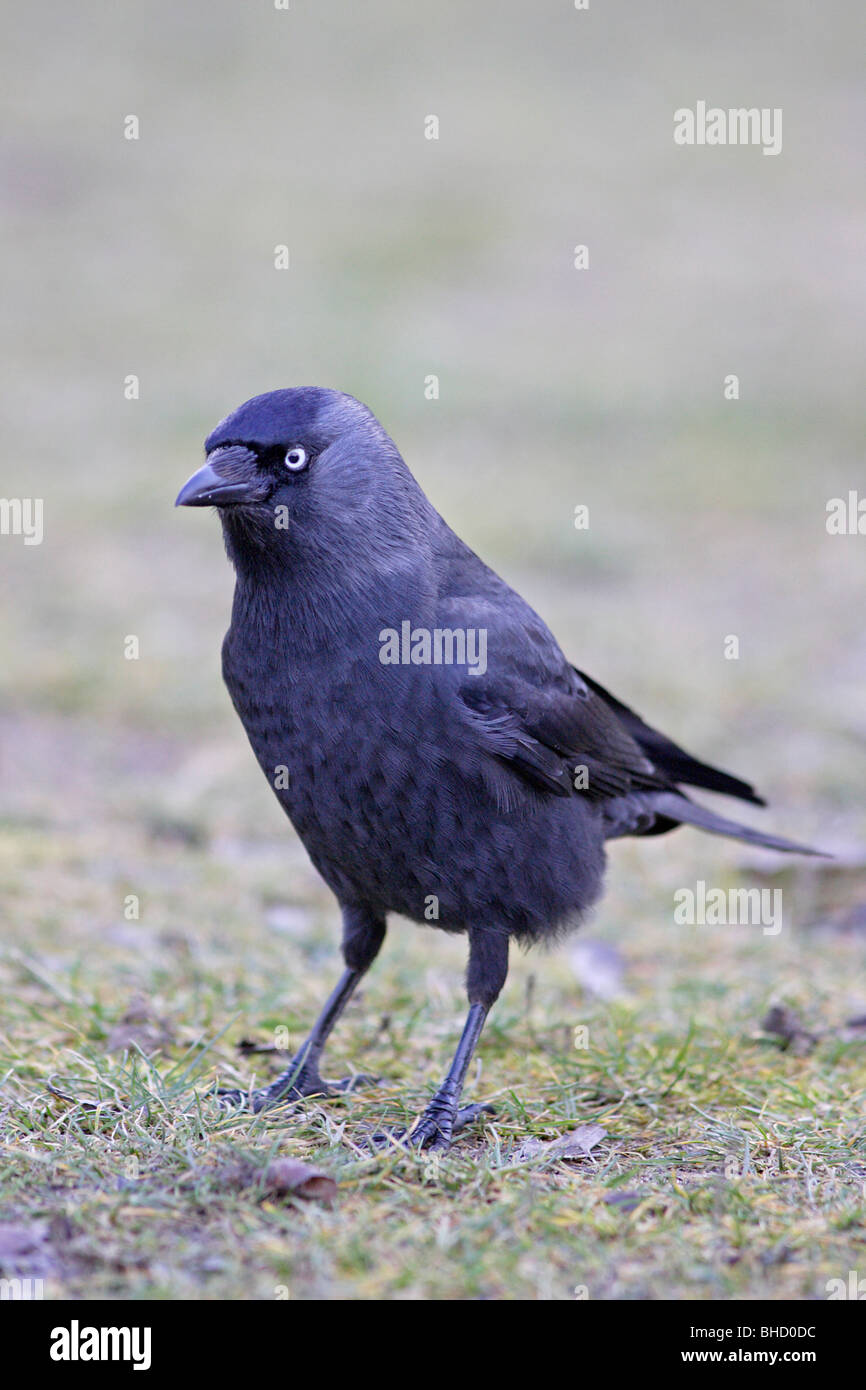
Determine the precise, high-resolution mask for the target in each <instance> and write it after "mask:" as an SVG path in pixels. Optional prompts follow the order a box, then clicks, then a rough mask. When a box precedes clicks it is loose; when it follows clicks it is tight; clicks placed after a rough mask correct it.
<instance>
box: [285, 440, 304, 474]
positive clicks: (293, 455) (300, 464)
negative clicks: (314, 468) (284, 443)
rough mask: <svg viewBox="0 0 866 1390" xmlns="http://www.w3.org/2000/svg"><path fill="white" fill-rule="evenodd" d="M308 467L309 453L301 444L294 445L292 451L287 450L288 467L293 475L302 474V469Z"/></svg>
mask: <svg viewBox="0 0 866 1390" xmlns="http://www.w3.org/2000/svg"><path fill="white" fill-rule="evenodd" d="M306 466H307V451H306V449H302V448H301V446H300V444H293V445H292V447H291V449H287V450H286V467H287V468H288V469H290V470H291V471H292V473H300V471H301V469H302V468H306Z"/></svg>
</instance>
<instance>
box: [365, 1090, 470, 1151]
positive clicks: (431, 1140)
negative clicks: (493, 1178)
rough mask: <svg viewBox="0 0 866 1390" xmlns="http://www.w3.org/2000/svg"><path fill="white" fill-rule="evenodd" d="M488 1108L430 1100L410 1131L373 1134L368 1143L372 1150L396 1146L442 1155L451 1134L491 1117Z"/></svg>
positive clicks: (448, 1146)
mask: <svg viewBox="0 0 866 1390" xmlns="http://www.w3.org/2000/svg"><path fill="white" fill-rule="evenodd" d="M495 1114H496V1110H495V1107H494V1106H492V1105H463V1106H460V1107H458V1106H456V1105H449V1104H448V1103H447V1102H446V1101H441V1100H435V1099H434V1100H432V1101H431V1102H430V1104H429V1105H428V1106H427V1109H426V1110H425V1111H424V1113H423V1114H422V1115H420V1116H419V1117H418V1119H417V1120H416V1121H415V1123H414V1125H413V1126H412V1128H411V1129H408V1130H407V1129H392V1130H390V1131H388V1132H387V1133H377V1134H373V1135H372V1136H371V1138H370V1144H371V1146H372V1147H373V1148H375V1149H384V1148H388V1147H389V1146H390V1145H392V1144H399V1145H400V1146H401V1147H403V1148H415V1149H426V1150H428V1151H429V1152H431V1153H444V1152H445V1151H446V1150H447V1149H450V1147H451V1141H452V1139H453V1138H454V1136H455V1135H457V1134H459V1133H460V1131H461V1130H463V1129H465V1128H466V1126H467V1125H470V1124H471V1123H472V1121H473V1120H475V1119H477V1118H478V1116H479V1115H495Z"/></svg>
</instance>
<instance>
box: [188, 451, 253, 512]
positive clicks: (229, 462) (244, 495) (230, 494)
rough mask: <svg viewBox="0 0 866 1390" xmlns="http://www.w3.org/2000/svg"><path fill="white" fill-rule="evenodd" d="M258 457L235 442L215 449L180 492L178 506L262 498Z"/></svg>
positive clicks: (216, 503)
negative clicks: (256, 466)
mask: <svg viewBox="0 0 866 1390" xmlns="http://www.w3.org/2000/svg"><path fill="white" fill-rule="evenodd" d="M255 464H256V457H255V454H253V453H252V452H251V450H249V449H244V448H241V447H238V446H235V445H231V446H230V447H228V448H223V449H214V450H213V451H212V452H211V453H210V454H208V456H207V460H206V462H205V464H204V466H203V467H202V468H200V469H199V470H198V472H197V473H193V475H192V477H191V478H188V479H187V481H186V482H185V483H184V485H183V487H182V488H181V490H180V492H179V493H178V494H177V497H176V499H175V503H174V505H175V506H176V507H227V506H232V505H237V504H238V503H240V502H255V501H258V500H259V495H258V494H259V491H260V488H259V486H257V482H258V480H257V478H256V474H255V471H254V470H255Z"/></svg>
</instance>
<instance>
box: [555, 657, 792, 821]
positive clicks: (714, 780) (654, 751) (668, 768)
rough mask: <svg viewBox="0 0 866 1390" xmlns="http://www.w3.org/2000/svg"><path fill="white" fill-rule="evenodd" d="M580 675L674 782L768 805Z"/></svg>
mask: <svg viewBox="0 0 866 1390" xmlns="http://www.w3.org/2000/svg"><path fill="white" fill-rule="evenodd" d="M577 674H578V675H579V676H580V678H581V680H582V681H584V682H585V684H586V685H588V686H589V688H590V690H592V691H593V692H594V694H596V695H598V696H599V697H600V698H601V699H602V700H603V701H604V702H605V704H606V705H607V706H608V707H609V708H610V709H612V710H613V712H614V714H615V715H616V716H617V718H618V719H619V721H620V723H621V724H623V725H624V727H625V728H626V729H627V730H628V732H629V733H630V734H631V736H632V738H633V739H634V740H635V742H636V743H638V744H639V745H640V747H641V748H642V749H643V751H644V752H645V753H646V755H647V757H648V758H649V759H650V760H651V762H652V764H653V766H654V767H656V768H657V769H658V770H659V771H660V772H662V773H665V774H666V775H667V777H668V778H669V779H670V781H671V782H677V783H681V784H683V785H685V786H688V787H703V788H705V790H707V791H713V792H723V793H724V794H725V796H736V797H738V798H739V799H740V800H741V801H751V802H752V804H753V805H755V806H766V804H767V803H766V802H765V801H764V799H763V797H761V796H758V794H757V792H756V791H755V789H754V787H752V786H750V785H749V783H748V782H743V781H741V780H740V778H739V777H732V776H731V774H730V773H729V772H723V771H722V769H721V768H718V767H711V766H710V764H709V763H702V762H701V761H700V759H698V758H693V757H692V755H691V753H687V752H686V750H685V749H684V748H680V746H679V744H677V743H674V741H673V739H670V738H668V737H667V736H666V735H665V734H662V733H660V732H659V730H658V729H653V728H652V727H651V726H650V725H649V724H646V723H644V721H643V719H641V717H640V715H639V714H635V712H634V710H633V709H629V707H628V705H624V704H623V703H622V701H621V700H618V699H617V698H616V696H615V695H611V693H610V691H609V690H605V688H604V686H603V685H599V683H598V681H595V680H593V679H592V676H588V675H586V673H585V672H584V671H578V672H577Z"/></svg>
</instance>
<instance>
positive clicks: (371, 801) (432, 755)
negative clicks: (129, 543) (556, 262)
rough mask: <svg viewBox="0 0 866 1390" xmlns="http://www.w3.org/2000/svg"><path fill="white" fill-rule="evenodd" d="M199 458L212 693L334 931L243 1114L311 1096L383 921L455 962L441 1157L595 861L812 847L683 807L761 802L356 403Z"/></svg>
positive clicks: (434, 1135)
mask: <svg viewBox="0 0 866 1390" xmlns="http://www.w3.org/2000/svg"><path fill="white" fill-rule="evenodd" d="M205 452H206V462H205V464H204V466H203V467H202V468H200V469H199V471H198V472H197V473H194V474H193V476H192V477H191V478H190V479H189V481H188V482H187V483H186V484H185V485H184V487H183V488H182V489H181V491H180V494H179V495H178V498H177V505H178V506H186V507H207V506H214V507H216V508H218V510H219V515H220V520H221V522H222V527H223V534H224V537H225V544H226V550H227V552H228V555H229V559H230V560H231V562H232V564H233V565H234V568H235V572H236V578H237V583H236V587H235V593H234V603H233V607H232V617H231V626H230V627H229V630H228V633H227V635H226V638H225V641H224V643H223V649H222V659H223V675H224V678H225V682H226V685H227V686H228V690H229V693H230V695H231V698H232V701H233V703H234V706H235V709H236V710H237V712H238V714H239V716H240V719H241V722H242V724H243V726H244V728H245V730H246V732H247V736H248V738H249V741H250V743H251V745H252V748H253V752H254V753H255V755H256V758H257V759H258V761H259V764H260V766H261V768H262V771H263V772H264V774H265V776H266V777H267V779H268V781H269V782H270V783H271V786H272V787H273V788H274V790H275V792H276V795H277V798H278V800H279V802H280V804H281V806H282V807H283V809H284V811H285V812H286V814H287V815H288V817H289V819H290V820H291V822H292V824H293V825H294V827H295V829H296V831H297V833H298V835H299V836H300V838H301V840H302V841H303V843H304V845H305V846H306V849H307V851H308V853H309V855H310V858H311V860H312V862H313V864H314V865H315V867H316V869H317V870H318V872H319V873H320V874H321V876H322V878H323V879H324V880H325V882H326V883H327V884H328V886H329V887H330V889H331V890H332V892H333V893H334V895H335V896H336V898H337V901H338V902H339V904H340V908H341V911H342V918H343V941H342V950H343V957H344V961H345V970H344V972H343V975H342V977H341V979H340V981H339V983H338V984H337V987H336V989H335V990H334V992H333V993H332V995H331V996H330V998H329V999H328V1001H327V1003H326V1004H325V1006H324V1009H323V1011H322V1014H321V1016H320V1018H319V1019H318V1021H317V1022H316V1024H315V1025H314V1027H313V1029H312V1032H311V1033H310V1035H309V1037H308V1039H307V1041H306V1042H305V1043H304V1045H303V1047H302V1048H301V1049H300V1051H299V1052H298V1053H297V1055H296V1056H295V1057H294V1058H293V1060H292V1062H291V1063H290V1065H289V1067H288V1068H287V1069H286V1071H285V1072H284V1073H283V1074H282V1075H281V1076H280V1077H279V1078H278V1079H277V1080H276V1081H275V1082H274V1083H273V1084H272V1085H271V1086H269V1087H267V1088H266V1089H264V1090H261V1091H256V1092H252V1093H251V1095H250V1096H249V1098H248V1099H249V1101H250V1103H251V1104H252V1107H253V1108H254V1109H256V1110H259V1109H261V1108H263V1107H264V1106H267V1105H271V1104H275V1103H277V1102H281V1101H287V1100H297V1099H298V1098H300V1097H302V1096H311V1095H326V1094H328V1093H329V1090H331V1089H332V1088H331V1087H329V1085H328V1084H327V1083H325V1082H324V1081H323V1080H322V1077H321V1075H320V1071H319V1067H320V1062H321V1057H322V1052H323V1049H324V1045H325V1042H326V1040H327V1038H328V1036H329V1034H330V1032H331V1030H332V1028H333V1026H334V1024H335V1023H336V1021H337V1019H338V1018H339V1016H340V1014H341V1013H342V1011H343V1009H344V1008H345V1005H346V1003H347V1001H348V999H349V998H350V996H351V994H352V993H353V991H354V990H355V989H356V987H357V985H358V982H359V981H360V979H361V978H362V976H363V975H364V972H365V971H366V970H367V969H368V968H369V966H370V965H371V964H372V962H373V960H374V959H375V957H376V955H377V953H378V951H379V948H380V947H381V945H382V942H383V940H384V937H385V925H386V919H387V917H388V914H389V913H399V914H400V915H401V916H403V917H408V918H410V919H411V920H413V921H415V922H419V923H422V924H425V925H431V926H436V927H439V928H441V929H442V930H443V931H447V932H464V933H465V934H466V936H467V937H468V942H469V965H468V973H467V990H468V996H469V1013H468V1016H467V1019H466V1024H465V1027H464V1029H463V1034H462V1036H461V1038H460V1042H459V1044H458V1047H457V1051H456V1053H455V1055H454V1059H453V1061H452V1063H451V1066H450V1068H449V1069H448V1072H447V1075H446V1076H445V1079H444V1081H443V1082H442V1085H441V1086H440V1087H439V1089H438V1090H437V1091H436V1093H435V1095H434V1096H433V1098H432V1100H431V1101H430V1103H429V1105H428V1106H427V1108H426V1109H425V1110H424V1111H423V1113H422V1114H421V1116H420V1117H419V1119H418V1120H417V1121H416V1123H415V1125H414V1126H413V1128H412V1129H411V1131H410V1134H409V1139H410V1140H411V1141H412V1142H414V1143H416V1144H418V1145H419V1146H422V1147H430V1148H445V1147H447V1146H448V1145H449V1143H450V1142H451V1139H452V1136H453V1135H454V1134H455V1133H456V1132H457V1131H458V1130H459V1129H461V1128H462V1127H463V1126H464V1125H465V1124H466V1123H467V1122H468V1121H469V1120H470V1119H472V1118H473V1117H474V1116H475V1115H477V1114H478V1113H479V1110H480V1109H481V1107H479V1106H477V1105H476V1106H467V1107H463V1108H462V1109H461V1107H460V1097H461V1092H462V1089H463V1082H464V1078H465V1076H466V1071H467V1068H468V1066H469V1062H470V1059H471V1057H472V1054H473V1050H474V1048H475V1045H476V1043H477V1042H478V1038H479V1035H480V1033H481V1030H482V1027H483V1025H484V1020H485V1018H486V1016H487V1013H488V1011H489V1010H490V1008H491V1006H492V1005H493V1003H494V1001H495V1000H496V998H497V997H498V995H499V993H500V991H501V989H502V987H503V984H504V983H505V977H506V973H507V969H508V947H509V942H510V941H511V939H512V937H514V938H516V939H517V940H518V941H519V942H521V943H522V944H524V945H528V944H530V943H532V942H535V941H538V940H541V939H550V938H551V937H555V936H556V935H557V934H559V933H561V932H563V931H564V930H566V929H567V928H569V927H572V926H574V925H576V924H577V923H578V922H579V921H580V919H581V917H582V916H583V915H584V914H585V913H586V911H587V909H588V908H589V907H590V906H591V905H592V904H593V903H594V902H595V901H596V900H597V898H598V897H599V895H600V893H601V890H602V877H603V873H604V866H605V850H604V845H605V841H606V840H611V839H615V838H617V837H619V836H623V835H659V834H663V833H664V832H666V831H669V830H672V829H673V828H674V827H675V826H678V825H682V824H688V825H693V826H698V827H699V828H700V829H702V830H708V831H711V832H712V833H714V834H717V835H728V836H731V837H733V838H735V839H738V840H744V841H746V842H747V843H749V844H753V845H764V846H768V847H769V848H772V849H775V850H795V851H800V852H803V853H810V852H811V851H809V850H808V849H806V847H804V846H800V845H796V844H794V843H792V842H791V841H788V840H783V839H780V838H778V837H777V836H774V835H767V834H763V833H761V832H759V831H757V830H753V829H750V828H748V827H746V826H743V825H739V824H737V823H736V822H734V821H731V820H727V819H724V818H723V817H721V816H719V815H717V814H716V813H715V812H714V811H712V810H709V809H708V808H707V807H705V806H703V805H700V804H699V803H696V802H694V801H692V800H691V799H690V798H689V797H688V796H687V795H686V793H685V792H684V791H683V790H682V787H683V786H684V785H685V786H690V787H702V788H706V789H709V790H711V791H714V792H723V793H726V794H727V795H728V796H732V797H739V798H740V799H741V800H743V801H748V802H752V803H753V804H755V805H758V806H761V805H764V802H763V801H762V800H761V799H760V797H758V796H757V795H756V794H755V792H754V790H753V789H752V787H751V786H749V785H748V784H747V783H746V782H743V781H740V780H739V778H737V777H732V776H731V775H729V774H728V773H726V772H721V771H719V770H718V769H716V768H713V767H710V766H708V765H707V764H705V763H702V762H699V761H698V760H697V759H695V758H693V757H691V755H690V754H688V753H686V752H685V751H684V750H683V749H682V748H680V747H678V746H677V744H675V743H673V742H672V741H671V740H670V739H668V738H666V737H665V736H664V735H663V734H660V733H658V732H657V731H656V730H655V729H652V728H650V727H649V725H647V724H645V723H644V721H643V720H642V719H641V718H640V717H639V716H638V715H637V714H635V713H634V711H633V710H631V709H629V708H628V707H627V706H626V705H624V704H621V703H620V701H619V700H617V699H615V698H614V696H613V695H611V694H610V693H609V692H608V691H607V690H605V689H604V687H603V686H601V685H599V684H598V682H597V681H595V680H592V679H591V678H590V677H589V676H587V675H585V674H584V673H583V672H581V671H579V670H577V669H576V668H575V667H574V666H572V665H571V663H570V662H569V661H568V660H567V659H566V657H565V656H563V654H562V652H561V650H560V648H559V646H558V644H557V642H556V639H555V638H554V637H553V634H552V633H551V632H550V631H549V629H548V628H547V627H546V626H545V624H544V623H543V622H542V620H541V619H540V618H539V617H538V615H537V614H536V613H535V612H534V611H533V610H532V608H530V607H529V605H528V604H527V603H525V602H524V600H523V599H522V598H521V597H520V595H519V594H516V593H515V592H514V590H513V589H511V588H509V586H508V585H507V584H506V583H505V582H504V581H503V580H502V579H500V578H499V576H498V575H497V574H495V573H494V572H493V570H491V569H489V568H488V567H487V565H485V564H484V563H483V562H482V561H481V560H480V559H479V558H478V556H477V555H475V554H474V553H473V551H471V550H470V549H469V547H468V546H467V545H464V543H463V541H461V540H460V538H459V537H458V536H456V535H455V534H454V532H453V531H452V530H451V529H450V527H449V526H448V525H447V524H446V523H445V521H443V519H442V517H441V516H440V515H439V514H438V512H437V511H436V510H435V509H434V507H433V506H432V505H431V503H430V502H429V501H428V500H427V497H426V496H425V494H424V493H423V492H422V490H421V488H420V487H419V485H418V483H417V482H416V481H415V479H414V477H413V476H412V474H411V473H410V472H409V469H408V468H407V466H406V464H405V463H404V462H403V459H402V458H401V456H400V454H399V453H398V451H397V448H396V447H395V445H394V443H393V442H392V440H391V439H390V438H389V436H388V435H387V434H386V432H385V430H384V429H383V428H382V426H381V425H380V424H379V421H378V420H377V419H376V417H375V416H374V415H373V414H372V412H371V411H370V410H368V409H367V407H366V406H364V405H362V404H361V402H360V401H357V400H355V399H354V398H353V397H352V396H348V395H344V394H343V393H342V392H339V391H332V390H326V389H323V388H320V387H299V388H296V389H291V390H282V391H270V392H268V393H266V394H265V395H261V396H256V397H254V398H253V399H252V400H249V401H247V402H246V404H244V405H242V406H240V407H239V408H238V409H237V410H235V411H233V412H232V414H231V415H228V416H227V417H226V418H225V419H224V420H223V421H222V422H221V424H219V425H217V427H216V429H215V430H214V431H213V432H212V433H211V434H210V435H209V437H208V439H207V440H206V442H205ZM338 1084H340V1085H343V1086H345V1085H347V1084H349V1083H338ZM235 1098H236V1099H240V1098H241V1093H235Z"/></svg>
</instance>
